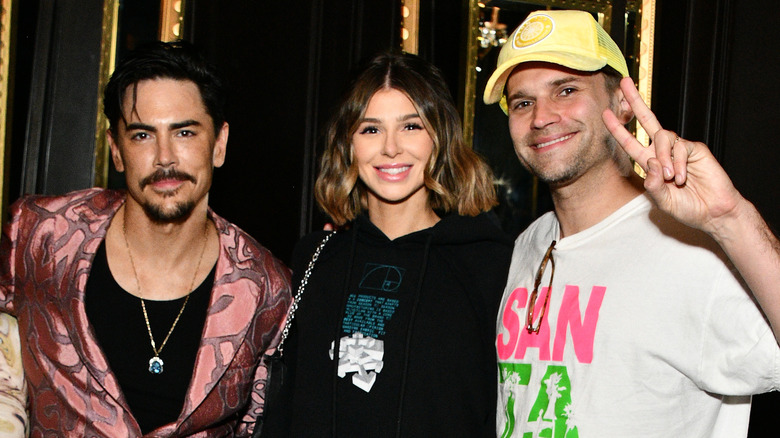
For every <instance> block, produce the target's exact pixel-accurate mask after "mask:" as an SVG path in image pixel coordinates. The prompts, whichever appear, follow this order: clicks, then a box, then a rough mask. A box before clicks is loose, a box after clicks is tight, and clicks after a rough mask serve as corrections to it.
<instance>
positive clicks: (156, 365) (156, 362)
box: [149, 356, 163, 374]
mask: <svg viewBox="0 0 780 438" xmlns="http://www.w3.org/2000/svg"><path fill="white" fill-rule="evenodd" d="M149 372H150V373H152V374H162V372H163V361H162V359H160V358H159V357H157V356H155V357H153V358H151V359H149Z"/></svg>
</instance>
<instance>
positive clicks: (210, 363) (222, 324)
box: [180, 210, 259, 420]
mask: <svg viewBox="0 0 780 438" xmlns="http://www.w3.org/2000/svg"><path fill="white" fill-rule="evenodd" d="M209 216H210V218H211V219H212V220H213V221H214V224H215V225H216V227H217V231H218V234H219V240H220V252H219V258H218V259H217V266H216V271H215V275H214V287H213V289H212V291H211V299H210V302H209V310H208V313H207V315H206V321H205V324H204V327H203V334H202V338H201V343H200V348H199V349H198V354H197V357H196V359H195V368H194V372H193V376H192V380H191V381H190V387H189V389H188V391H187V397H186V399H185V402H184V410H183V412H182V415H181V417H180V420H182V419H184V418H186V417H189V416H190V415H191V414H192V413H193V412H194V411H195V410H196V409H197V408H198V407H199V406H200V405H201V404H202V403H203V401H204V400H205V399H206V397H208V395H209V394H210V393H211V392H212V391H213V390H214V388H215V387H217V385H218V384H219V382H220V379H222V376H223V375H224V374H225V372H226V371H227V370H228V368H229V367H230V364H231V363H232V362H233V358H234V357H235V355H236V353H237V351H238V349H239V347H241V344H242V343H243V342H244V340H245V339H246V336H247V331H248V330H249V326H250V324H251V323H252V322H253V319H254V314H255V312H256V311H257V306H258V300H259V296H258V287H257V284H256V283H255V282H253V281H250V280H249V279H248V278H246V275H244V274H242V273H241V270H242V269H243V268H245V267H246V266H248V265H249V261H250V259H251V258H252V257H254V255H252V254H251V253H247V252H246V247H245V244H244V241H243V238H241V237H240V236H239V235H238V234H237V232H236V229H235V228H233V227H229V226H228V223H227V222H226V221H225V220H224V219H222V218H220V217H219V216H217V215H216V214H214V212H212V211H211V210H209ZM220 409H221V407H220Z"/></svg>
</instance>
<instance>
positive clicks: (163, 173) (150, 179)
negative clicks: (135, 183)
mask: <svg viewBox="0 0 780 438" xmlns="http://www.w3.org/2000/svg"><path fill="white" fill-rule="evenodd" d="M171 179H172V180H177V181H189V182H191V183H193V184H195V183H196V182H197V181H196V179H195V177H194V176H192V175H190V174H189V173H186V172H181V171H179V170H176V169H174V168H169V169H158V170H156V171H155V172H154V173H153V174H151V175H149V176H147V177H146V178H144V179H142V180H141V190H143V189H144V187H146V186H148V185H149V184H154V183H156V182H159V181H164V180H171Z"/></svg>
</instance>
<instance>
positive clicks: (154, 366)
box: [122, 207, 208, 374]
mask: <svg viewBox="0 0 780 438" xmlns="http://www.w3.org/2000/svg"><path fill="white" fill-rule="evenodd" d="M126 208H127V207H125V214H124V217H123V218H122V235H123V236H124V238H125V248H127V255H128V256H129V258H130V266H131V267H132V268H133V276H134V277H135V286H136V290H137V293H138V295H139V297H138V298H140V300H141V310H142V311H143V313H144V322H146V331H147V332H148V333H149V341H150V342H151V344H152V351H154V357H152V358H151V359H149V372H150V373H152V374H162V372H163V360H162V359H160V353H161V352H162V350H163V348H165V344H167V343H168V339H169V338H170V337H171V333H173V329H174V328H176V324H177V323H178V322H179V318H181V315H182V313H184V308H185V307H187V302H188V301H189V300H190V295H191V294H192V288H193V287H195V279H196V278H197V276H198V271H200V264H201V262H202V261H203V254H205V253H206V244H207V243H208V220H207V221H206V226H205V227H204V232H203V236H204V237H203V248H202V249H201V251H200V257H199V258H198V265H197V266H196V267H195V272H193V273H192V280H190V287H189V289H188V290H187V295H186V297H185V298H184V303H183V304H182V305H181V309H179V314H178V315H176V319H174V320H173V324H171V328H170V330H168V334H167V335H165V339H163V341H162V344H160V348H159V349H158V348H157V344H156V343H155V342H154V335H152V326H151V325H150V324H149V315H148V314H147V313H146V302H145V300H144V299H143V298H141V297H140V295H141V281H140V280H139V279H138V270H137V269H136V267H135V260H133V253H132V252H131V251H130V243H129V242H128V241H127V220H126V219H127V209H126Z"/></svg>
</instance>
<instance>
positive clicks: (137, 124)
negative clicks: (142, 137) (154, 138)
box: [125, 119, 201, 132]
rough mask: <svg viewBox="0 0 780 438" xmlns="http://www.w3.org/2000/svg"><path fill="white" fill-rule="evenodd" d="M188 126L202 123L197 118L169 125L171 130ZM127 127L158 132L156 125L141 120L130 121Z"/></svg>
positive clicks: (128, 128) (132, 129) (127, 128)
mask: <svg viewBox="0 0 780 438" xmlns="http://www.w3.org/2000/svg"><path fill="white" fill-rule="evenodd" d="M188 126H201V123H200V122H199V121H197V120H192V119H190V120H184V121H181V122H175V123H171V124H170V125H168V127H169V128H170V129H171V130H174V129H181V128H186V127H188ZM125 129H126V130H127V131H134V130H141V131H149V132H157V128H155V127H154V126H152V125H147V124H146V123H140V122H133V123H130V124H128V125H127V127H126V128H125Z"/></svg>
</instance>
